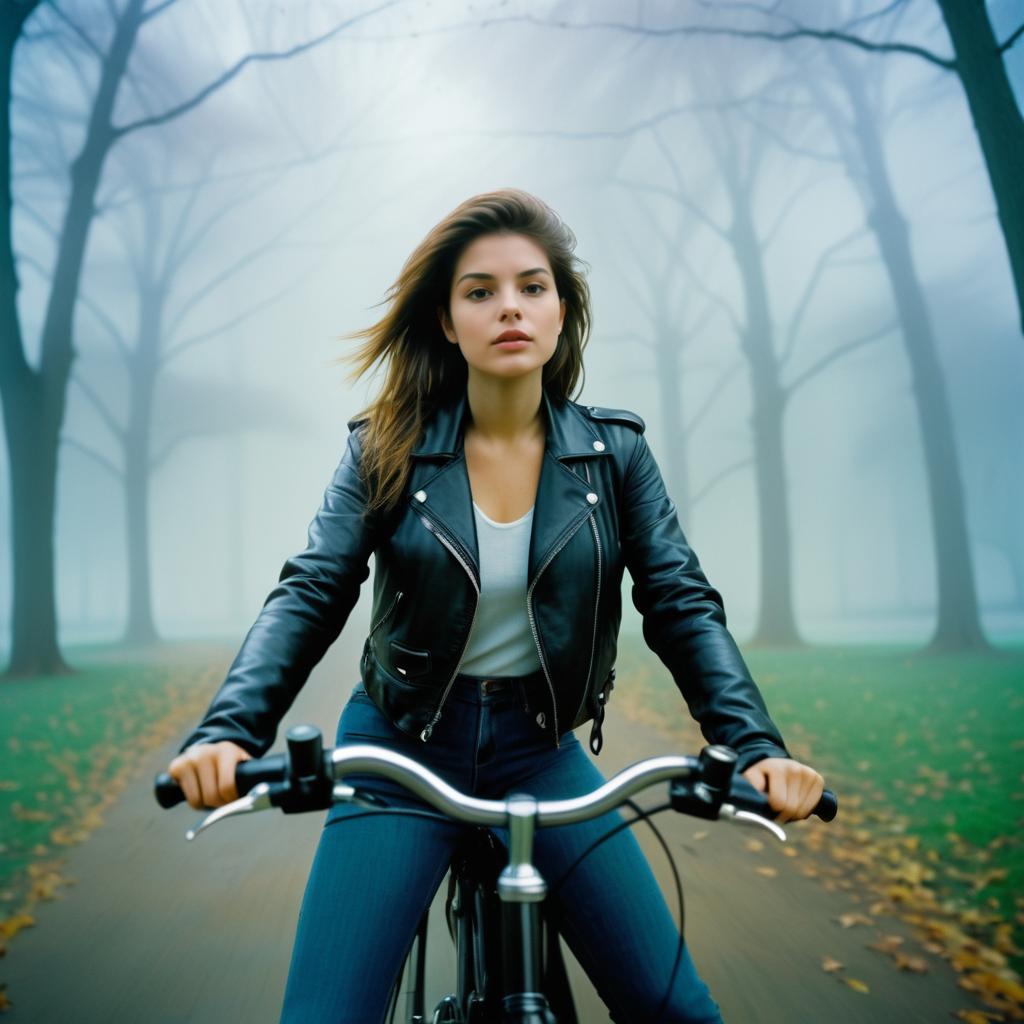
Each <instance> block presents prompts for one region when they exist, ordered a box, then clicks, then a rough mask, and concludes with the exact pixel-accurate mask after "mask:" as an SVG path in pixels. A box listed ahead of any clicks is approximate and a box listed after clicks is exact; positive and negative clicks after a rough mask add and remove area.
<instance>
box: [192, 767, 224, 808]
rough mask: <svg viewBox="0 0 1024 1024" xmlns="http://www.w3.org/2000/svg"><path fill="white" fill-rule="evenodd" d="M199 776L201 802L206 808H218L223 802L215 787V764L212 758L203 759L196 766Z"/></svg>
mask: <svg viewBox="0 0 1024 1024" xmlns="http://www.w3.org/2000/svg"><path fill="white" fill-rule="evenodd" d="M196 773H197V774H198V775H199V788H200V790H201V791H202V800H203V803H204V804H205V805H206V806H207V807H220V805H221V803H222V802H223V801H222V800H221V798H220V792H219V791H218V787H217V762H216V760H215V759H214V758H211V757H204V758H202V759H201V760H200V761H199V763H198V764H197V765H196Z"/></svg>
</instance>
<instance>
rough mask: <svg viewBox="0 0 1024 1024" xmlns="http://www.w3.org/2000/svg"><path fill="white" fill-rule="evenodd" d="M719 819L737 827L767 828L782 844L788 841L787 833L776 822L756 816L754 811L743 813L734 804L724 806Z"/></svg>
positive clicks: (719, 813)
mask: <svg viewBox="0 0 1024 1024" xmlns="http://www.w3.org/2000/svg"><path fill="white" fill-rule="evenodd" d="M718 816H719V818H725V820H726V821H731V822H733V823H734V824H736V825H752V826H760V827H761V828H766V829H767V830H768V831H769V832H771V834H772V835H773V836H775V838H776V839H778V840H779V842H780V843H784V842H785V841H786V833H785V832H784V831H783V829H782V827H781V826H780V825H777V824H776V823H775V822H774V821H769V820H768V819H767V818H763V817H761V815H760V814H754V813H753V811H742V810H737V808H736V807H734V806H733V805H732V804H727V803H726V804H722V807H721V809H720V810H719V812H718Z"/></svg>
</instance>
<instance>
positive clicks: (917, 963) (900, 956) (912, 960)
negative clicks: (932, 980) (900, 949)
mask: <svg viewBox="0 0 1024 1024" xmlns="http://www.w3.org/2000/svg"><path fill="white" fill-rule="evenodd" d="M893 959H894V960H895V961H896V966H897V967H898V968H899V969H900V970H901V971H913V973H914V974H927V973H928V961H927V960H925V959H924V957H920V956H907V955H906V954H905V953H897V954H896V955H895V956H894V957H893Z"/></svg>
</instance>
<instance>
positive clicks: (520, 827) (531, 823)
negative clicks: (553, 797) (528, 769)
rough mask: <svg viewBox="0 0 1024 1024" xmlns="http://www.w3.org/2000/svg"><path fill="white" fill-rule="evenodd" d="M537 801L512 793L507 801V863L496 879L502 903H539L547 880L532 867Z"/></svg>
mask: <svg viewBox="0 0 1024 1024" xmlns="http://www.w3.org/2000/svg"><path fill="white" fill-rule="evenodd" d="M536 820H537V801H536V800H535V799H534V798H533V797H532V796H529V795H528V794H524V793H516V794H513V795H512V796H510V797H509V800H508V834H509V845H508V854H509V856H508V864H507V865H506V866H505V868H504V870H503V871H502V872H501V875H500V876H499V878H498V895H499V896H500V897H501V898H502V899H503V900H504V901H505V902H506V903H540V902H541V901H542V900H543V899H544V897H545V896H546V895H547V891H548V887H547V883H546V882H545V881H544V879H543V878H542V877H541V873H540V872H539V871H538V870H537V869H536V868H535V867H534V866H533V863H532V861H533V832H534V827H535V825H536Z"/></svg>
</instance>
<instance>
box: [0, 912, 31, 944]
mask: <svg viewBox="0 0 1024 1024" xmlns="http://www.w3.org/2000/svg"><path fill="white" fill-rule="evenodd" d="M35 923H36V919H35V918H34V917H33V916H32V915H31V914H12V915H11V916H10V917H8V918H7V919H6V920H5V921H0V932H3V934H4V936H5V937H6V938H8V939H9V938H12V937H13V936H15V935H17V934H18V932H20V931H21V929H22V928H31V927H32V926H33V925H34V924H35Z"/></svg>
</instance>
